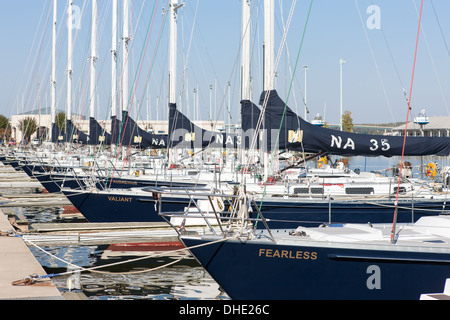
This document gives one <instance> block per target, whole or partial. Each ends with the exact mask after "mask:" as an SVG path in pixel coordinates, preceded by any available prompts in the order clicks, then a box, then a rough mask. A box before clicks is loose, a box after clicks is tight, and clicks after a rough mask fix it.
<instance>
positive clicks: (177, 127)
mask: <svg viewBox="0 0 450 320" xmlns="http://www.w3.org/2000/svg"><path fill="white" fill-rule="evenodd" d="M169 136H170V138H169V147H185V148H199V149H204V148H207V147H211V148H237V147H238V146H239V145H240V139H241V136H240V134H233V133H222V132H216V131H209V130H205V129H202V128H200V127H198V126H197V125H195V124H193V123H192V122H191V120H189V118H187V117H186V116H185V115H184V114H183V113H181V112H180V111H179V110H178V109H177V106H176V104H174V103H169Z"/></svg>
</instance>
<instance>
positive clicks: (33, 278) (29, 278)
mask: <svg viewBox="0 0 450 320" xmlns="http://www.w3.org/2000/svg"><path fill="white" fill-rule="evenodd" d="M15 236H16V237H20V238H22V239H23V240H24V241H25V242H27V243H29V244H31V245H32V246H34V247H36V248H37V249H38V250H40V251H42V252H44V253H45V254H47V255H49V256H51V257H53V258H54V259H57V260H59V261H61V262H63V263H65V264H67V265H69V266H72V267H74V268H76V270H70V271H66V272H62V273H53V274H47V275H41V276H39V275H30V276H27V277H25V278H24V279H22V280H17V281H14V282H13V283H12V284H13V285H20V284H25V285H28V284H32V283H34V282H35V281H37V280H39V279H46V278H52V277H57V276H63V275H68V274H74V273H76V272H80V271H83V272H92V273H100V274H138V273H145V272H152V271H155V270H158V269H162V268H165V267H168V266H171V265H174V264H176V263H178V262H180V261H181V260H182V259H185V258H186V257H188V253H186V251H188V250H191V249H196V248H199V247H203V246H207V245H212V244H216V243H220V242H225V241H227V240H229V239H232V238H221V239H218V240H215V241H212V242H208V243H204V244H199V245H196V246H192V247H190V248H188V247H184V248H182V249H177V250H172V251H166V252H163V253H160V254H154V253H153V254H148V255H146V256H144V257H139V258H135V259H130V260H127V261H119V262H115V263H111V264H107V265H101V266H96V267H92V268H84V267H80V266H77V265H75V264H73V263H70V262H68V261H66V260H64V259H61V258H59V257H57V256H55V255H54V254H52V253H50V252H48V251H46V250H44V249H43V248H41V247H40V246H38V245H37V244H35V243H34V242H33V241H30V240H28V239H26V238H23V237H22V236H21V235H20V234H17V233H16V234H15ZM175 253H186V254H185V255H184V256H182V257H180V258H179V259H177V260H175V261H172V262H169V263H167V264H164V265H161V266H158V267H155V268H149V269H145V270H138V271H130V272H108V271H99V270H98V269H103V268H108V267H112V266H117V265H121V264H126V263H131V262H136V261H141V260H145V259H150V258H158V257H164V256H168V255H172V254H175Z"/></svg>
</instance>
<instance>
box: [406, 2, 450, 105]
mask: <svg viewBox="0 0 450 320" xmlns="http://www.w3.org/2000/svg"><path fill="white" fill-rule="evenodd" d="M413 4H414V8H415V9H416V13H417V15H419V12H418V11H417V6H416V2H415V1H414V0H413ZM420 28H421V29H422V34H423V39H424V40H425V44H426V46H427V50H428V54H429V55H430V60H431V64H432V66H433V71H434V75H435V76H436V81H437V83H438V85H439V90H440V92H441V96H442V100H443V101H444V104H445V108H446V109H447V114H450V110H449V107H448V104H447V100H446V99H445V95H444V90H443V89H442V84H441V80H440V79H439V75H438V72H437V69H436V64H435V63H434V59H433V55H432V54H431V50H430V45H429V43H428V38H427V36H426V34H425V29H424V26H423V23H422V24H421V27H420Z"/></svg>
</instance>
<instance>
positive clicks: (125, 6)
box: [122, 0, 130, 120]
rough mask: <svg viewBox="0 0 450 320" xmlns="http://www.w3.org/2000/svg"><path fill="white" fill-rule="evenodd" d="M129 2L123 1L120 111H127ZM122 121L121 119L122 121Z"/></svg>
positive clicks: (127, 0)
mask: <svg viewBox="0 0 450 320" xmlns="http://www.w3.org/2000/svg"><path fill="white" fill-rule="evenodd" d="M129 8H130V4H129V0H123V34H122V41H123V46H122V73H123V79H122V111H128V98H129V97H128V52H129V48H128V45H129V41H130V35H129V33H130V31H129V26H128V24H129V17H128V16H129V12H128V11H129ZM122 120H123V119H122Z"/></svg>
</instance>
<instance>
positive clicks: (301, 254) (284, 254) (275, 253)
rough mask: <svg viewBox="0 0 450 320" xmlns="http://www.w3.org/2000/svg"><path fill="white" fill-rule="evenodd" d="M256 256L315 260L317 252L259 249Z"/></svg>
mask: <svg viewBox="0 0 450 320" xmlns="http://www.w3.org/2000/svg"><path fill="white" fill-rule="evenodd" d="M258 255H259V256H260V257H266V258H284V259H298V260H316V259H317V252H309V251H292V250H272V249H259V253H258Z"/></svg>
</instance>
